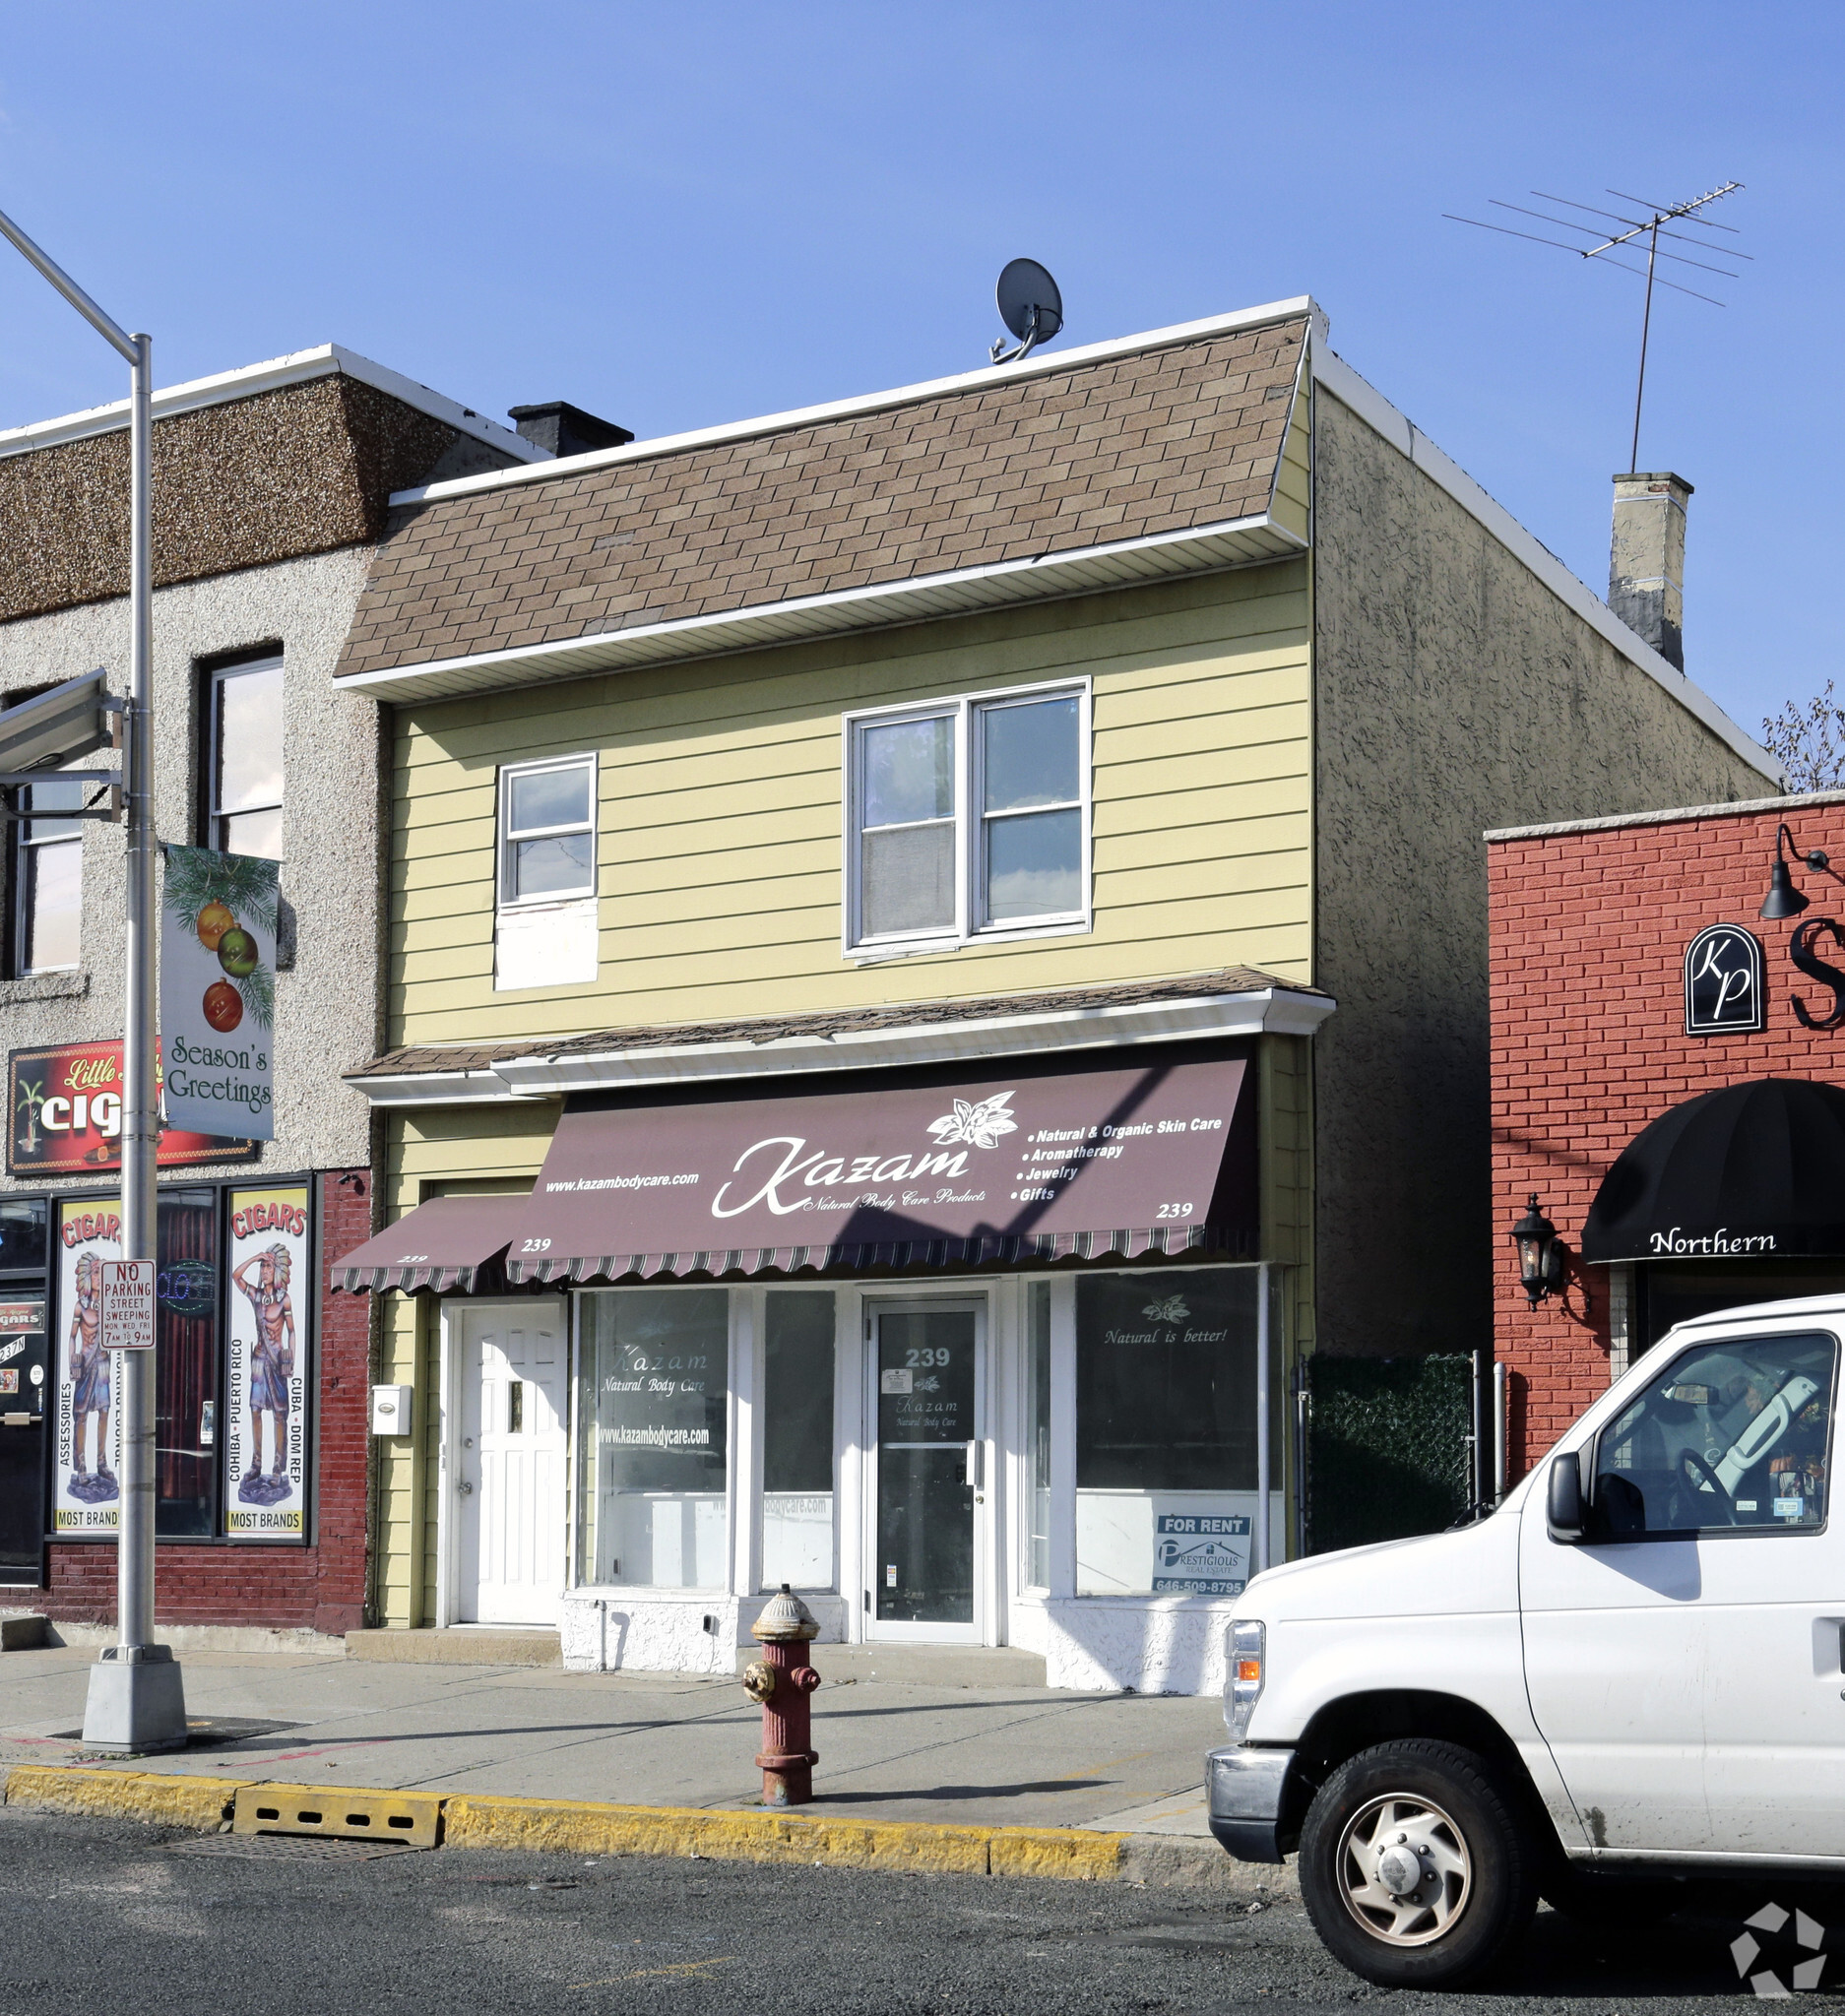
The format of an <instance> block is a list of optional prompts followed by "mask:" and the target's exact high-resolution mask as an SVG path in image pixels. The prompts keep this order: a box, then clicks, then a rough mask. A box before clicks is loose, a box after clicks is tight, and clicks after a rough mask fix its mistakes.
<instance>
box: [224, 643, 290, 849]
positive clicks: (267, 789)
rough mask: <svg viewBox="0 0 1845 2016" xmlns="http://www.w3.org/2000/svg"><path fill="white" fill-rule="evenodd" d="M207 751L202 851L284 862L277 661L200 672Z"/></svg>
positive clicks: (269, 660)
mask: <svg viewBox="0 0 1845 2016" xmlns="http://www.w3.org/2000/svg"><path fill="white" fill-rule="evenodd" d="M206 686H207V692H206V704H207V707H208V709H209V714H208V719H209V721H210V723H211V750H210V757H209V761H208V764H207V767H206V776H207V779H208V780H209V788H208V791H207V804H206V835H205V844H206V846H207V847H212V848H216V849H217V850H218V851H220V852H221V853H226V854H256V855H258V856H259V857H261V858H262V859H264V860H269V861H279V860H281V859H282V857H283V856H282V772H283V756H282V743H283V720H282V660H281V659H280V658H264V659H253V660H250V661H248V662H244V663H242V664H233V665H222V666H219V667H217V668H215V669H214V670H212V671H210V672H208V673H207V674H206Z"/></svg>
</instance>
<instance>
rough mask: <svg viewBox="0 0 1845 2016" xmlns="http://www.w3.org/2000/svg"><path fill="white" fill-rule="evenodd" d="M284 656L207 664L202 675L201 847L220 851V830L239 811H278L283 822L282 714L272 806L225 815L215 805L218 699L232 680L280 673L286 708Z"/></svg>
mask: <svg viewBox="0 0 1845 2016" xmlns="http://www.w3.org/2000/svg"><path fill="white" fill-rule="evenodd" d="M284 659H285V654H284V653H282V652H280V651H275V652H270V653H268V654H267V655H266V656H265V657H263V658H251V659H238V660H236V661H235V662H233V663H231V664H227V665H223V664H221V665H208V666H207V668H206V672H205V844H206V846H207V847H209V848H218V849H221V850H222V849H223V825H224V822H225V821H226V820H227V819H234V818H236V817H237V816H238V815H239V814H240V813H243V812H280V813H281V814H282V816H283V818H284V820H285V821H286V819H287V816H288V811H287V803H288V749H287V729H286V719H287V718H286V713H285V715H284V730H283V760H282V795H281V797H279V798H277V799H276V801H275V802H274V803H273V804H268V805H240V806H238V808H237V811H235V812H226V811H224V810H223V808H222V807H221V806H220V804H219V788H220V786H221V784H222V783H223V779H222V778H221V777H220V776H219V770H220V767H221V760H222V757H223V747H222V744H221V741H220V735H219V717H220V715H221V714H222V713H223V704H222V701H221V698H220V696H221V695H222V693H223V689H224V688H225V687H226V686H227V685H228V684H229V683H230V681H231V680H232V679H242V678H247V677H248V676H249V675H250V674H251V673H252V672H281V673H282V676H283V682H284V683H283V695H284V700H283V705H284V707H285V709H286V705H287V699H286V695H287V683H286V682H287V677H288V674H287V671H286V665H285V662H284ZM284 844H285V846H286V826H285V829H284Z"/></svg>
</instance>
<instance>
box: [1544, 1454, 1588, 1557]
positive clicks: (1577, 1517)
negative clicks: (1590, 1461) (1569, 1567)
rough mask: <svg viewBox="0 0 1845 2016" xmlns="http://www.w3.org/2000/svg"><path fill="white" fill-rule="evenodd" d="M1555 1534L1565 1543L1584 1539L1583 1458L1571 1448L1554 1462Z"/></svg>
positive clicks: (1551, 1505) (1552, 1522) (1552, 1515)
mask: <svg viewBox="0 0 1845 2016" xmlns="http://www.w3.org/2000/svg"><path fill="white" fill-rule="evenodd" d="M1548 1510H1549V1516H1550V1528H1551V1538H1552V1539H1553V1540H1555V1541H1560V1542H1561V1543H1562V1544H1564V1545H1565V1546H1574V1545H1575V1544H1577V1543H1578V1542H1579V1541H1580V1540H1581V1539H1582V1527H1583V1518H1582V1458H1581V1456H1580V1455H1579V1454H1578V1453H1577V1451H1575V1450H1574V1449H1571V1450H1570V1451H1569V1452H1568V1453H1567V1454H1566V1455H1563V1456H1559V1457H1555V1458H1553V1460H1552V1463H1551V1490H1550V1502H1549V1507H1548Z"/></svg>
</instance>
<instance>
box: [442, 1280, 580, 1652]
mask: <svg viewBox="0 0 1845 2016" xmlns="http://www.w3.org/2000/svg"><path fill="white" fill-rule="evenodd" d="M454 1306H455V1305H453V1304H451V1307H454ZM456 1320H457V1324H458V1327H459V1331H460V1337H459V1350H458V1351H457V1354H456V1362H455V1371H456V1379H457V1386H458V1394H457V1398H458V1401H459V1407H458V1410H457V1413H458V1422H457V1425H458V1429H459V1434H458V1441H459V1447H458V1448H456V1449H455V1450H454V1452H453V1468H452V1473H451V1474H452V1476H453V1478H454V1482H455V1497H454V1500H453V1502H454V1507H455V1518H456V1529H457V1530H456V1549H455V1562H456V1575H455V1604H454V1614H455V1618H456V1621H457V1622H459V1623H479V1624H555V1623H556V1622H557V1620H558V1607H559V1599H560V1598H561V1597H562V1594H563V1587H564V1535H565V1507H564V1470H565V1462H564V1458H565V1427H564V1423H565V1419H566V1408H567V1403H566V1400H565V1392H564V1370H565V1365H564V1358H565V1354H564V1325H563V1321H562V1316H561V1312H560V1311H559V1310H558V1309H557V1308H556V1307H555V1306H554V1305H552V1304H550V1303H544V1302H537V1303H527V1304H524V1305H523V1306H515V1307H511V1308H508V1307H506V1306H504V1305H500V1306H492V1305H488V1306H485V1307H478V1308H470V1307H467V1306H465V1305H464V1306H461V1307H460V1308H459V1309H458V1310H457V1317H456Z"/></svg>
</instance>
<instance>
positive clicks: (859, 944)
mask: <svg viewBox="0 0 1845 2016" xmlns="http://www.w3.org/2000/svg"><path fill="white" fill-rule="evenodd" d="M1063 696H1068V697H1070V698H1073V699H1074V700H1075V702H1076V743H1077V766H1076V784H1077V791H1078V796H1077V799H1076V805H1075V809H1076V810H1077V811H1078V812H1079V813H1080V815H1081V821H1082V840H1081V883H1082V903H1081V905H1080V906H1079V907H1078V908H1077V909H1075V910H1070V911H1057V912H1053V913H1050V914H1047V915H1045V916H1040V917H1007V918H1004V919H1002V920H999V921H996V922H995V921H990V920H988V919H987V918H986V915H985V914H984V909H983V906H984V900H985V885H986V874H985V863H986V828H987V824H988V820H987V815H986V812H985V811H984V810H983V809H982V804H983V799H984V797H985V790H984V785H985V777H984V772H983V746H982V745H983V743H984V740H985V738H984V737H983V736H981V735H980V734H978V733H977V732H976V729H977V726H978V720H977V717H978V716H979V715H980V714H981V713H983V712H984V711H985V710H986V709H988V708H994V707H1005V706H1011V705H1020V706H1023V705H1027V704H1029V703H1031V702H1032V701H1037V700H1051V699H1056V698H1059V697H1063ZM1092 701H1093V695H1092V693H1091V685H1090V681H1089V680H1088V679H1087V678H1074V679H1067V678H1066V679H1049V680H1045V681H1043V682H1041V683H1037V684H1033V685H1028V686H1000V687H994V688H992V689H990V690H988V691H985V692H979V693H962V694H956V695H953V696H951V697H948V698H945V699H940V700H929V701H913V702H910V703H909V704H907V705H905V706H902V707H879V708H867V709H865V710H863V711H862V712H859V713H850V714H847V715H845V716H844V717H843V720H842V723H841V728H842V737H843V755H842V761H843V765H844V771H845V779H846V790H845V809H846V818H845V838H844V863H843V866H844V883H843V887H844V889H845V892H846V901H845V905H844V915H843V917H842V919H841V944H842V949H843V952H844V955H845V957H846V958H848V959H851V960H855V961H860V962H862V961H866V960H874V959H904V958H912V957H915V956H917V955H919V954H922V953H929V952H944V951H956V950H959V949H960V948H961V947H962V946H964V945H972V944H1003V943H1006V942H1008V941H1012V940H1016V939H1021V938H1049V937H1062V936H1068V935H1070V934H1073V933H1080V932H1084V931H1089V930H1092V929H1093V928H1094V925H1095V860H1094V852H1095V848H1094V832H1093V797H1094V792H1093V786H1092V774H1093V770H1094V744H1093V737H1092V731H1091V711H1092ZM944 718H946V719H948V720H951V721H952V722H953V723H954V735H955V754H954V778H955V813H954V828H955V915H954V921H953V922H952V923H951V924H945V925H942V926H940V927H939V928H937V929H934V930H930V931H911V932H905V933H901V934H893V935H892V936H890V937H885V938H867V937H866V936H865V935H864V934H863V930H862V921H861V920H862V916H863V911H862V901H861V891H860V887H859V883H860V872H861V864H862V859H863V850H862V848H861V847H860V845H859V842H860V837H861V833H862V823H861V822H862V817H863V803H864V791H863V776H864V764H863V758H862V750H863V746H864V734H865V730H866V729H867V728H873V727H884V726H887V725H889V724H890V723H892V722H902V721H933V720H940V719H944ZM1032 809H1033V810H1050V809H1056V808H1054V807H1033V808H1032Z"/></svg>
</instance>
